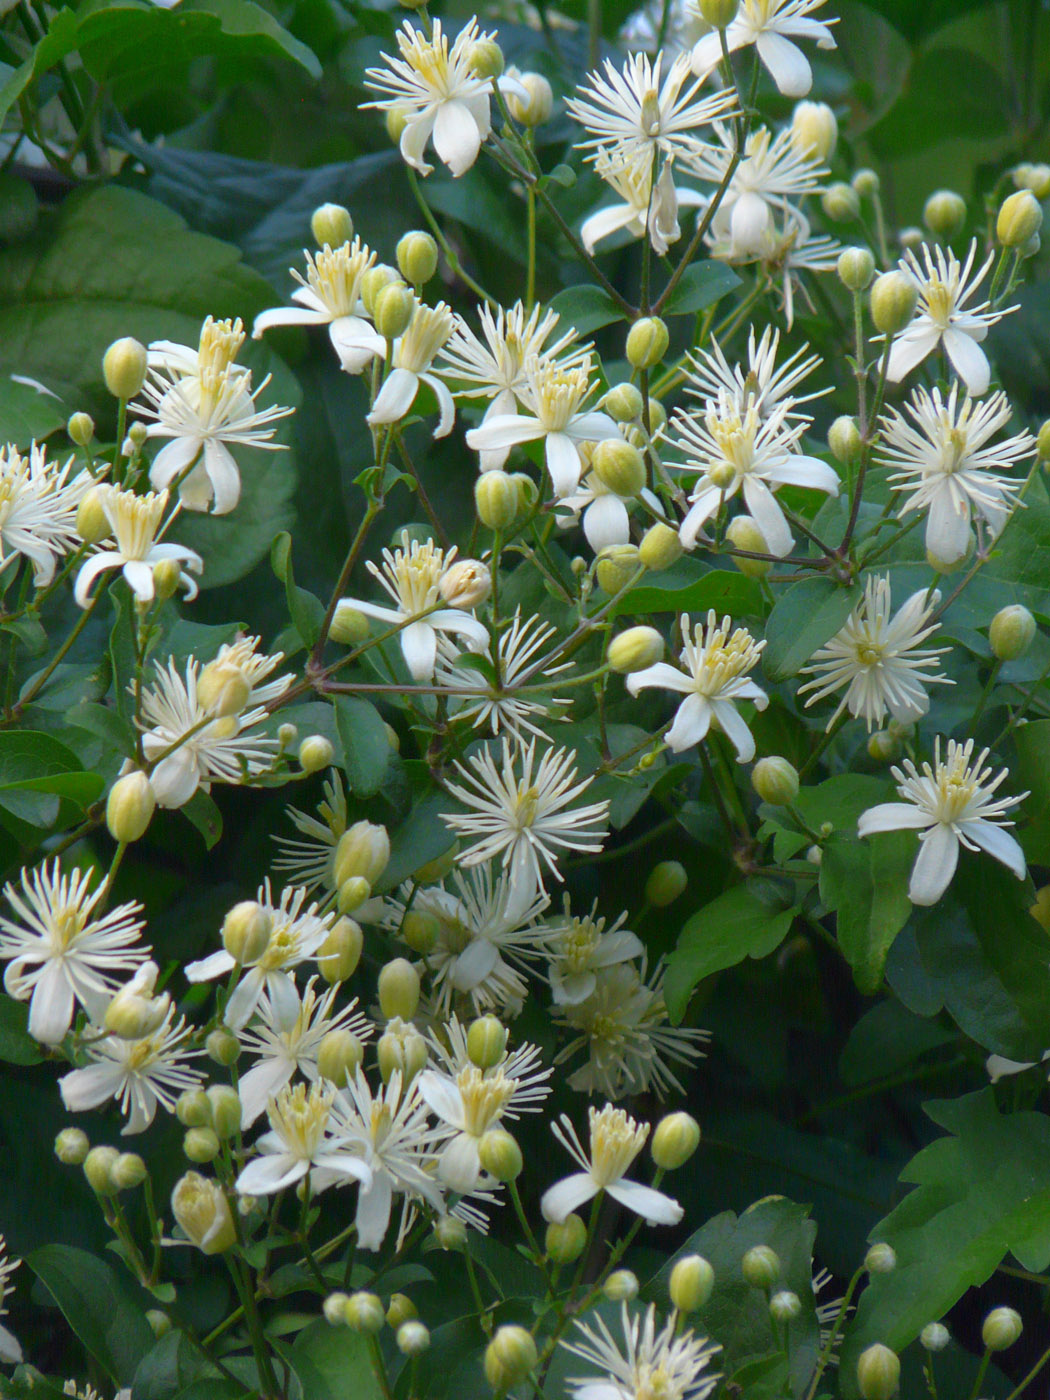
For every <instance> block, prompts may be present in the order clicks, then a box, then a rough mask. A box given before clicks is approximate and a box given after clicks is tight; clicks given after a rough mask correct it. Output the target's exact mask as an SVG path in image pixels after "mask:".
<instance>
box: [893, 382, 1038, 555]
mask: <svg viewBox="0 0 1050 1400" xmlns="http://www.w3.org/2000/svg"><path fill="white" fill-rule="evenodd" d="M906 408H907V412H908V415H909V416H910V417H911V418H912V420H913V422H914V426H913V425H912V423H909V422H908V421H907V419H906V418H905V417H904V415H903V414H900V413H898V412H896V411H895V410H891V412H890V414H889V415H888V416H887V417H885V418H883V420H882V423H883V429H884V432H883V443H884V446H883V448H882V455H881V457H880V459H879V460H880V461H881V462H882V464H883V465H884V466H889V467H896V468H897V471H896V473H895V474H894V475H893V476H892V477H891V478H890V484H891V485H892V487H893V489H894V491H898V492H908V495H907V497H906V499H905V501H904V504H903V505H902V506H901V510H900V514H901V515H902V516H904V515H907V514H909V512H911V511H913V510H925V511H928V512H929V514H928V516H927V520H926V548H927V550H929V552H930V553H931V554H932V555H934V556H935V557H936V558H937V559H939V560H943V561H944V562H945V563H949V564H950V563H953V562H954V561H956V560H958V559H961V558H963V557H964V556H965V554H966V552H967V550H968V549H969V547H970V525H971V521H972V520H973V518H974V517H975V516H976V517H979V518H980V519H982V520H983V521H984V522H985V523H986V524H987V526H988V529H989V531H990V532H991V535H992V538H993V539H995V538H997V537H998V536H999V534H1000V533H1001V532H1002V529H1003V526H1004V525H1005V524H1006V520H1007V516H1008V515H1009V511H1010V506H1011V497H1012V494H1013V492H1015V491H1016V490H1017V489H1018V487H1019V486H1020V482H1017V481H1010V480H1009V479H1008V478H1006V477H1003V476H998V475H996V474H995V471H994V469H995V468H996V467H1000V468H1002V467H1006V468H1009V467H1013V466H1016V464H1017V463H1018V462H1019V461H1021V459H1022V458H1024V457H1028V456H1030V455H1031V453H1032V452H1033V451H1034V450H1035V442H1034V440H1033V439H1032V436H1031V434H1030V433H1028V432H1025V431H1022V432H1020V433H1017V434H1015V435H1014V436H1013V437H1010V438H1007V439H1006V440H1005V441H1003V442H999V443H994V444H992V445H989V439H990V438H992V437H993V436H994V435H995V434H996V433H997V432H999V430H1000V429H1002V428H1004V427H1006V425H1007V424H1008V423H1009V422H1010V419H1011V418H1012V416H1013V410H1012V408H1011V407H1010V403H1009V400H1008V399H1007V397H1006V395H1005V394H1003V393H996V394H993V395H992V396H991V397H990V398H988V399H985V400H983V401H975V400H974V399H971V398H970V396H969V394H967V395H966V396H965V398H962V400H961V402H960V393H959V386H958V384H953V385H952V387H951V390H950V391H949V393H948V397H947V399H945V398H944V396H943V395H942V393H941V391H940V389H936V388H935V389H934V390H933V391H932V393H931V392H929V391H928V390H926V389H923V388H918V389H916V390H915V391H914V392H913V394H912V396H911V401H910V402H909V403H908V404H907V405H906Z"/></svg>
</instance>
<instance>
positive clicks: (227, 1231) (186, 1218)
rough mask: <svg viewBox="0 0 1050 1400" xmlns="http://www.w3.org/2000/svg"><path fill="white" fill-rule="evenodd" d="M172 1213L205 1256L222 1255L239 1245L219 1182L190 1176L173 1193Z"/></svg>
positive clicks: (228, 1207)
mask: <svg viewBox="0 0 1050 1400" xmlns="http://www.w3.org/2000/svg"><path fill="white" fill-rule="evenodd" d="M171 1213H172V1215H174V1217H175V1219H176V1221H177V1222H178V1224H179V1226H180V1227H181V1229H182V1231H183V1233H184V1234H185V1235H186V1236H187V1237H188V1238H189V1239H191V1240H192V1241H193V1243H194V1244H195V1245H196V1246H197V1248H198V1249H199V1250H201V1252H202V1253H204V1254H222V1253H223V1252H224V1251H225V1250H227V1249H230V1248H231V1247H232V1246H233V1245H235V1244H236V1243H237V1231H236V1228H235V1227H234V1223H233V1216H232V1215H231V1214H230V1204H229V1202H228V1201H227V1199H226V1197H225V1195H224V1194H223V1191H222V1188H221V1186H220V1185H219V1183H218V1182H217V1181H213V1180H211V1179H210V1178H208V1177H204V1176H201V1175H200V1173H199V1172H187V1173H186V1175H185V1176H184V1177H182V1178H181V1179H180V1180H179V1181H177V1182H176V1183H175V1189H174V1191H172V1193H171Z"/></svg>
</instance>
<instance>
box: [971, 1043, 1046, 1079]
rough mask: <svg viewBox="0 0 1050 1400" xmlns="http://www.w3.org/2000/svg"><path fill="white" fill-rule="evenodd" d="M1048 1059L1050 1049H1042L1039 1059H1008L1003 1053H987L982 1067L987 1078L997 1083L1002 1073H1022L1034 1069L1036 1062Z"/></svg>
mask: <svg viewBox="0 0 1050 1400" xmlns="http://www.w3.org/2000/svg"><path fill="white" fill-rule="evenodd" d="M1048 1060H1050V1050H1044V1051H1043V1055H1042V1058H1041V1059H1039V1060H1008V1059H1007V1058H1006V1056H1005V1055H989V1056H988V1058H987V1060H985V1062H984V1067H985V1069H986V1070H987V1072H988V1078H989V1079H990V1080H991V1081H992V1083H993V1084H998V1082H999V1080H1000V1079H1002V1078H1003V1076H1004V1075H1011V1074H1023V1073H1024V1072H1025V1070H1026V1069H1035V1067H1036V1065H1037V1064H1044V1065H1045V1064H1046V1062H1047V1061H1048Z"/></svg>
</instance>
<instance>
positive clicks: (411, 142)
mask: <svg viewBox="0 0 1050 1400" xmlns="http://www.w3.org/2000/svg"><path fill="white" fill-rule="evenodd" d="M433 130H434V114H433V112H427V113H423V114H422V115H421V116H419V117H418V118H417V119H415V120H411V119H410V120H409V121H407V122H406V123H405V129H404V131H403V132H402V133H401V158H402V160H404V161H406V162H407V163H408V164H409V165H410V166H411V167H412V168H413V170H418V171H419V173H420V174H421V175H429V174H430V172H431V171H432V170H433V169H434V167H433V166H432V165H429V164H428V163H427V162H426V161H425V160H424V159H423V152H424V150H425V149H426V144H427V142H428V141H429V140H430V133H431V132H432V131H433Z"/></svg>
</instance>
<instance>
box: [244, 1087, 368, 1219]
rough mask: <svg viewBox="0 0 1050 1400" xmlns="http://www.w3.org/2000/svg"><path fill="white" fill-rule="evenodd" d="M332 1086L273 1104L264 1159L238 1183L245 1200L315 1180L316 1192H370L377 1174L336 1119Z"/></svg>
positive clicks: (283, 1094) (284, 1095)
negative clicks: (349, 1188) (344, 1188)
mask: <svg viewBox="0 0 1050 1400" xmlns="http://www.w3.org/2000/svg"><path fill="white" fill-rule="evenodd" d="M335 1095H336V1090H335V1086H334V1085H332V1084H329V1085H321V1084H320V1083H317V1084H311V1085H310V1087H309V1089H308V1088H307V1087H306V1085H305V1084H296V1085H294V1086H293V1087H292V1088H285V1089H282V1090H281V1091H280V1093H279V1094H277V1096H276V1097H275V1098H273V1099H271V1101H270V1106H269V1109H268V1110H267V1116H268V1117H269V1120H270V1131H269V1132H268V1133H264V1134H263V1136H262V1137H261V1138H260V1139H259V1141H258V1142H257V1143H256V1144H255V1148H256V1151H257V1152H258V1153H259V1154H260V1155H259V1156H258V1157H257V1158H256V1159H255V1161H253V1162H249V1163H248V1165H247V1166H246V1167H245V1168H244V1170H243V1171H242V1172H241V1174H240V1176H239V1177H238V1178H237V1183H236V1189H237V1191H239V1192H240V1194H241V1195H242V1196H272V1195H273V1194H274V1192H276V1191H284V1190H286V1189H287V1188H288V1187H289V1186H294V1185H295V1184H296V1183H297V1182H299V1181H302V1179H303V1178H304V1177H305V1176H307V1175H308V1176H309V1177H310V1187H311V1190H312V1191H314V1192H317V1191H323V1190H324V1189H325V1188H326V1187H328V1186H335V1185H345V1184H347V1183H348V1182H351V1181H356V1182H358V1183H359V1184H360V1185H361V1186H363V1187H364V1188H366V1189H367V1187H368V1186H369V1185H370V1184H371V1181H372V1169H371V1167H369V1165H368V1163H367V1162H365V1161H364V1160H363V1159H362V1158H361V1157H360V1156H359V1155H358V1154H357V1153H356V1152H355V1151H353V1149H352V1146H351V1144H350V1142H349V1138H348V1135H347V1133H346V1132H345V1130H344V1128H343V1125H342V1123H341V1122H340V1121H339V1120H338V1119H336V1118H335V1117H334V1115H333V1114H332V1111H331V1110H332V1104H333V1102H334V1100H335Z"/></svg>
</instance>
